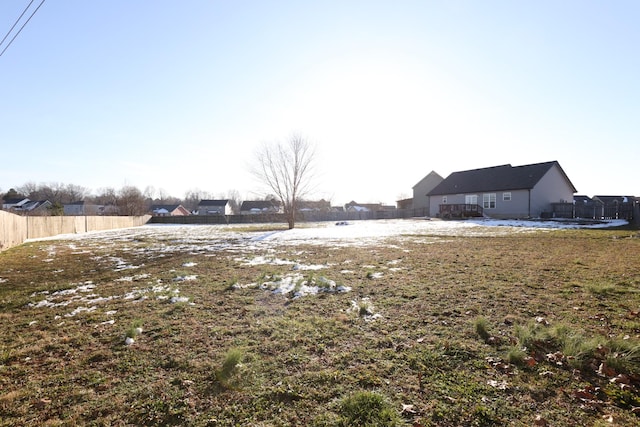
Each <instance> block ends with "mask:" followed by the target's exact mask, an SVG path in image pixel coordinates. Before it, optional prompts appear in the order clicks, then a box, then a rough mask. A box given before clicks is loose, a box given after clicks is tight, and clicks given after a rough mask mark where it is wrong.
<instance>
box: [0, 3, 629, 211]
mask: <svg viewBox="0 0 640 427" xmlns="http://www.w3.org/2000/svg"><path fill="white" fill-rule="evenodd" d="M41 1H42V0H34V1H33V3H32V5H31V8H30V9H29V11H28V12H27V13H26V14H25V18H23V20H22V21H20V23H19V24H18V25H17V26H16V30H17V29H18V28H19V27H20V26H21V25H22V23H24V20H25V19H26V17H28V16H29V15H30V14H31V12H32V11H33V10H34V9H35V8H36V7H37V6H38V4H40V2H41ZM28 4H29V0H3V1H2V2H0V37H4V35H5V34H7V32H8V31H9V30H10V28H11V26H12V25H13V24H14V23H15V22H16V20H17V19H18V17H19V16H20V14H21V13H22V12H23V10H25V8H26V7H27V5H28ZM638 22H640V2H637V1H635V0H629V1H626V0H615V1H600V0H598V1H594V0H580V1H578V0H576V1H574V0H563V1H556V0H553V1H551V0H535V1H529V0H523V1H517V2H514V1H506V0H505V1H498V0H483V1H466V0H447V1H445V0H440V1H435V0H433V1H431V0H420V1H410V0H395V1H391V0H388V1H376V0H369V1H348V0H341V1H333V0H324V1H306V0H290V1H277V0H274V1H264V0H263V1H244V0H238V1H221V0H210V1H205V0H198V1H196V0H181V1H168V0H138V1H130V0H109V1H106V0H102V1H86V0H65V1H51V0H50V1H45V2H44V3H43V4H42V6H41V7H40V9H39V10H38V11H37V12H36V13H35V14H34V15H33V17H32V18H31V19H30V21H29V22H28V23H27V24H26V25H25V26H24V28H23V30H22V31H21V32H20V34H18V36H17V37H16V38H15V39H14V40H13V42H12V43H11V44H10V45H8V42H9V40H10V39H11V38H12V37H13V35H14V34H15V32H16V30H14V32H13V33H11V34H10V35H9V37H7V39H6V40H5V42H4V43H2V44H1V45H0V52H1V51H2V50H3V49H5V48H6V50H5V51H4V53H3V54H2V56H0V90H1V95H0V149H1V152H2V153H3V161H2V165H1V166H0V190H2V191H5V192H6V191H7V190H9V189H10V188H12V187H19V186H21V185H23V184H25V183H27V182H32V183H37V184H48V183H66V184H74V185H79V186H83V187H86V188H87V189H89V190H91V191H92V192H94V193H96V192H98V191H99V190H100V189H103V188H108V187H111V188H115V189H119V188H121V187H123V186H128V185H133V186H136V187H138V188H139V189H140V190H145V189H152V190H155V191H156V192H157V193H163V194H165V195H166V194H170V195H173V196H175V197H184V195H185V193H186V192H187V191H203V192H207V193H210V194H212V195H215V196H216V197H217V196H218V195H220V196H222V195H225V194H228V193H229V192H231V191H233V192H237V193H238V194H239V195H240V196H241V198H242V200H252V199H259V198H262V197H263V196H264V195H265V193H266V192H265V190H264V188H263V185H262V184H261V183H260V182H259V181H258V180H256V178H255V177H254V176H253V175H252V174H251V172H250V167H251V164H253V163H254V162H255V158H256V151H257V150H258V148H259V147H260V146H261V145H262V144H264V143H267V144H271V143H278V142H284V141H286V140H287V139H288V138H290V137H291V136H292V135H294V134H299V135H302V136H303V137H304V138H306V139H307V140H308V141H309V142H310V143H311V144H313V145H314V146H315V156H314V163H315V169H314V170H315V173H314V175H313V179H312V182H313V184H314V185H313V188H314V192H313V193H312V194H309V198H316V199H319V198H324V199H326V200H331V202H332V203H333V204H334V205H341V204H344V203H347V202H349V201H352V200H355V201H357V202H360V203H378V202H381V203H384V204H393V203H395V201H396V200H399V199H402V198H407V197H411V196H412V187H413V186H414V185H415V184H417V183H418V182H419V181H420V180H421V179H422V178H423V177H425V176H426V175H427V174H428V173H429V172H431V171H435V172H437V173H438V174H440V175H441V176H442V177H446V176H448V175H449V174H450V173H452V172H456V171H462V170H468V169H476V168H482V167H490V166H496V165H502V164H511V165H513V166H519V165H525V164H531V163H538V162H546V161H552V160H557V161H558V162H559V163H560V165H561V166H562V168H563V170H564V171H565V173H566V174H567V176H568V177H569V179H570V180H571V182H572V183H573V185H574V186H575V187H576V188H577V190H578V193H577V194H585V195H589V196H593V195H636V196H640V179H639V178H638V172H637V171H638V162H639V161H640V120H639V117H640V79H639V78H638V76H640V55H639V54H638V46H640V26H638V25H637V23H638ZM7 45H8V47H7Z"/></svg>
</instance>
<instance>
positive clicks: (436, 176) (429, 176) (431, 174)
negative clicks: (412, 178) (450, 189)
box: [412, 171, 442, 188]
mask: <svg viewBox="0 0 640 427" xmlns="http://www.w3.org/2000/svg"><path fill="white" fill-rule="evenodd" d="M429 179H438V180H442V177H441V176H440V174H438V173H437V172H436V171H431V172H429V173H428V174H427V175H426V176H425V177H424V178H422V179H421V180H420V181H418V183H417V184H416V185H414V186H413V187H412V188H416V187H417V186H418V185H420V184H422V183H423V182H424V181H427V180H429Z"/></svg>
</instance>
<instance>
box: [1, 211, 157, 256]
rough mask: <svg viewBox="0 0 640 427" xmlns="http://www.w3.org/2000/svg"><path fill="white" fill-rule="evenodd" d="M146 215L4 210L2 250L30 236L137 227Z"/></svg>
mask: <svg viewBox="0 0 640 427" xmlns="http://www.w3.org/2000/svg"><path fill="white" fill-rule="evenodd" d="M149 218H151V216H150V215H143V216H20V215H15V214H12V213H9V212H5V211H0V251H2V250H5V249H8V248H10V247H12V246H16V245H19V244H21V243H23V242H24V241H25V240H28V239H39V238H42V237H51V236H56V235H58V234H77V233H86V232H88V231H100V230H111V229H116V228H128V227H136V226H139V225H143V224H146V223H147V222H148V221H149Z"/></svg>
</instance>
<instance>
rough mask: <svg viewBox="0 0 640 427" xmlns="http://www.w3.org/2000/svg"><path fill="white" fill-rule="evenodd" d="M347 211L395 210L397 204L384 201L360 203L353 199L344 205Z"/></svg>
mask: <svg viewBox="0 0 640 427" xmlns="http://www.w3.org/2000/svg"><path fill="white" fill-rule="evenodd" d="M344 207H345V209H346V211H347V212H378V211H391V210H395V209H396V207H395V206H391V205H383V204H382V203H358V202H355V201H351V202H349V203H347V204H346V205H344Z"/></svg>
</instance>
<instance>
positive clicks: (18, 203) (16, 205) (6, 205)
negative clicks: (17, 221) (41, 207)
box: [2, 197, 31, 210]
mask: <svg viewBox="0 0 640 427" xmlns="http://www.w3.org/2000/svg"><path fill="white" fill-rule="evenodd" d="M30 201H31V200H29V199H28V198H26V197H18V198H10V199H5V200H3V202H2V209H4V210H18V209H21V208H22V206H23V205H24V204H25V203H29V202H30Z"/></svg>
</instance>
